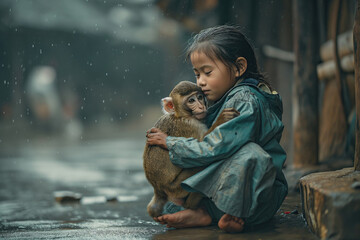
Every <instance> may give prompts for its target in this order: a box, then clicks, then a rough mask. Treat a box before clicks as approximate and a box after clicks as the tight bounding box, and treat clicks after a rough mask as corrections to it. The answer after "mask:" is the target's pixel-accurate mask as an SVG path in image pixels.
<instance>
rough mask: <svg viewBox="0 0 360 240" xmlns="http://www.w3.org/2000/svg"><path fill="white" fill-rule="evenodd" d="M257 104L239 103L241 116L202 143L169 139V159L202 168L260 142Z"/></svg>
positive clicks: (187, 165)
mask: <svg viewBox="0 0 360 240" xmlns="http://www.w3.org/2000/svg"><path fill="white" fill-rule="evenodd" d="M258 107H259V106H258V104H257V102H256V101H255V100H254V101H239V102H238V104H237V106H236V109H237V110H238V111H239V113H240V115H239V116H238V117H236V118H234V119H232V120H230V121H229V122H227V123H226V124H222V125H220V126H218V127H217V128H215V129H214V130H213V131H212V132H211V133H209V134H208V135H207V136H205V138H204V139H203V141H202V142H199V141H198V140H196V139H194V138H182V137H170V136H169V137H167V138H166V144H167V147H168V149H169V156H170V160H171V161H172V162H173V164H175V165H177V166H179V167H182V168H192V167H201V166H206V165H209V164H211V163H213V162H215V161H219V160H222V159H225V158H228V157H230V156H231V155H232V154H233V153H235V152H236V151H237V150H238V149H240V148H241V147H242V146H243V145H245V144H246V143H248V142H257V141H258V139H257V138H258V132H259V128H260V113H259V110H258Z"/></svg>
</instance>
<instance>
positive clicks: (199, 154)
mask: <svg viewBox="0 0 360 240" xmlns="http://www.w3.org/2000/svg"><path fill="white" fill-rule="evenodd" d="M187 58H188V59H190V60H191V63H192V65H193V70H194V72H195V76H196V82H197V85H198V86H200V87H201V89H202V90H203V92H204V94H205V95H206V98H207V100H208V102H209V105H210V107H209V109H208V115H207V125H208V126H211V124H212V123H214V122H215V121H216V118H217V117H218V114H219V113H220V112H221V111H222V110H223V109H224V108H235V109H236V110H238V111H239V112H240V115H239V116H238V117H235V118H234V119H232V120H230V121H228V122H226V123H224V124H222V125H220V126H219V127H217V128H216V129H215V130H214V131H213V132H211V133H210V134H208V135H207V136H206V137H205V138H204V140H203V141H202V142H199V141H198V140H196V139H193V138H182V137H171V136H167V135H166V134H164V133H163V132H161V131H160V130H159V129H156V128H152V129H150V130H149V131H148V133H147V138H148V139H147V143H148V144H150V145H159V146H161V147H163V148H165V149H168V150H169V155H170V160H171V161H172V163H173V164H175V165H177V166H179V167H181V168H192V167H200V166H202V167H204V170H202V171H201V172H199V173H197V174H195V175H194V176H192V177H190V178H188V179H186V180H185V181H184V182H183V183H182V187H183V188H184V189H185V190H187V191H189V192H200V193H202V194H203V195H204V200H203V201H202V202H201V207H200V208H199V209H196V210H191V209H183V208H182V209H178V208H177V207H176V206H175V205H174V204H172V203H168V204H167V206H166V207H165V209H164V213H167V214H164V215H162V216H160V217H157V218H154V220H155V221H158V222H160V223H161V224H166V225H167V226H168V227H175V228H186V227H197V226H207V225H211V224H213V223H217V224H218V226H219V228H221V229H223V230H225V231H227V232H241V231H243V229H244V227H248V226H254V225H257V224H260V223H263V222H266V221H268V220H270V219H271V218H272V217H273V216H274V214H275V213H276V211H277V210H278V209H279V207H280V205H281V204H282V202H283V200H284V198H285V196H286V194H287V183H286V180H285V177H284V175H283V172H282V167H283V164H284V162H285V159H286V153H285V152H284V150H283V149H282V147H281V146H280V144H279V142H280V138H281V134H282V130H283V124H282V122H281V115H282V102H281V98H280V96H279V95H278V94H277V93H276V92H275V91H273V90H272V88H271V87H270V85H269V83H268V82H267V81H266V80H265V79H264V77H263V75H262V74H261V73H260V72H259V67H258V64H257V61H256V57H255V54H254V51H253V49H252V47H251V45H250V44H249V42H248V41H247V39H246V38H245V37H244V35H243V34H242V33H241V31H240V29H239V28H238V27H234V26H218V27H213V28H209V29H205V30H203V31H201V32H200V33H199V34H197V35H195V36H194V38H193V39H192V42H191V43H190V45H189V47H188V49H187Z"/></svg>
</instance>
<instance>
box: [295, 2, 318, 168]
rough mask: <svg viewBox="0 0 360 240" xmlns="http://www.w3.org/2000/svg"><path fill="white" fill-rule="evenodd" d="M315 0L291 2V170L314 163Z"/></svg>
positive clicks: (315, 143) (316, 121)
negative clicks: (292, 21)
mask: <svg viewBox="0 0 360 240" xmlns="http://www.w3.org/2000/svg"><path fill="white" fill-rule="evenodd" d="M316 6H317V5H316V1H313V0H294V5H293V13H294V52H295V65H294V83H293V123H294V162H293V164H294V167H304V166H313V165H316V164H317V163H318V149H319V143H318V136H319V113H318V111H319V110H318V79H317V73H316V65H317V63H318V60H319V59H320V57H319V43H318V34H319V29H318V24H317V20H318V19H317V15H316V9H317V8H316Z"/></svg>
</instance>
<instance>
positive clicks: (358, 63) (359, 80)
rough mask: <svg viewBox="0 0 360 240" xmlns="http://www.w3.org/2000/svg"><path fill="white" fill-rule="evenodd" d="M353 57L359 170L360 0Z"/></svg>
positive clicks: (359, 164) (359, 168)
mask: <svg viewBox="0 0 360 240" xmlns="http://www.w3.org/2000/svg"><path fill="white" fill-rule="evenodd" d="M353 35H354V50H355V51H354V52H355V54H354V57H355V104H356V124H355V136H356V139H355V159H354V169H355V170H356V171H360V50H359V47H360V0H358V1H357V7H356V15H355V23H354V34H353Z"/></svg>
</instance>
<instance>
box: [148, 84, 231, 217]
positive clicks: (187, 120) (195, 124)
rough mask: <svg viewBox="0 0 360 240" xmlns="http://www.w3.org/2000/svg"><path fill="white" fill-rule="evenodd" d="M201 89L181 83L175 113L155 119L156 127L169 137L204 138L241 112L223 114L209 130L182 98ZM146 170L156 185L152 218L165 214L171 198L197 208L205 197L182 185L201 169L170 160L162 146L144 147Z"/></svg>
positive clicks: (174, 95)
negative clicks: (178, 165)
mask: <svg viewBox="0 0 360 240" xmlns="http://www.w3.org/2000/svg"><path fill="white" fill-rule="evenodd" d="M194 91H198V92H201V89H200V88H199V87H198V86H196V85H195V84H194V83H191V82H185V81H184V82H180V83H179V84H178V85H177V86H176V87H175V88H174V90H173V91H172V92H171V94H170V96H171V97H172V99H173V104H174V109H175V113H172V114H165V115H163V116H161V117H160V119H159V120H158V121H157V122H156V124H155V127H156V128H159V129H160V130H161V131H162V132H164V133H165V134H167V135H168V136H175V137H186V138H190V137H193V138H196V139H198V140H199V141H202V139H203V137H204V136H205V135H206V134H208V133H209V132H211V131H212V130H213V129H215V127H216V126H219V125H220V124H222V123H224V122H226V121H228V120H230V119H232V118H234V117H235V116H237V115H238V112H237V111H236V110H230V112H227V113H224V112H223V113H222V114H221V115H220V117H219V118H218V119H217V121H216V122H215V124H214V125H213V126H212V127H211V128H210V129H209V130H207V128H206V126H205V124H203V123H202V122H201V121H199V120H197V119H195V118H194V117H192V115H191V114H189V112H188V111H186V109H185V108H184V106H183V105H184V104H183V98H184V97H186V96H187V95H189V94H190V93H192V92H194ZM143 159H144V163H143V164H144V170H145V175H146V178H147V179H148V181H149V182H150V183H151V185H152V186H153V188H154V197H153V198H152V200H151V201H150V203H149V204H148V207H147V211H148V213H149V215H150V216H151V217H157V216H160V215H161V214H162V211H163V207H164V204H165V203H166V202H167V201H168V200H170V201H171V200H173V201H174V200H176V199H178V200H179V199H183V200H185V202H184V203H183V207H185V208H190V209H196V208H197V207H198V206H199V203H200V201H201V199H202V197H203V196H202V195H201V194H199V193H188V192H186V191H185V190H184V189H182V188H181V186H180V184H181V182H182V181H184V180H185V179H187V178H189V177H190V176H192V175H194V174H195V173H197V172H199V171H200V170H201V168H190V169H182V168H180V167H177V166H175V165H174V164H172V163H171V161H170V159H169V151H167V150H165V149H163V148H160V147H159V146H149V145H146V146H145V150H144V155H143Z"/></svg>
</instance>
